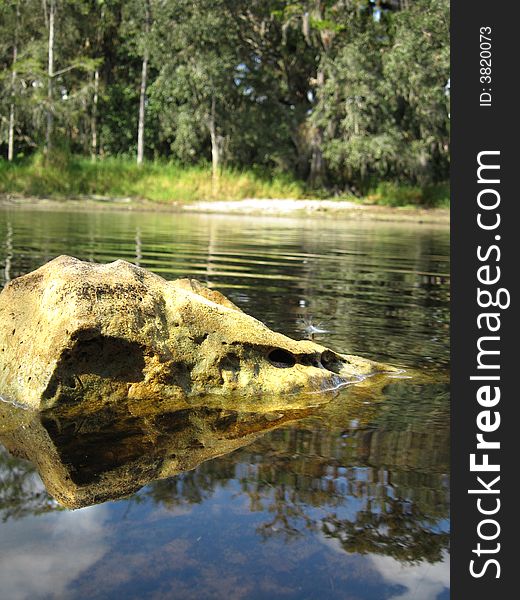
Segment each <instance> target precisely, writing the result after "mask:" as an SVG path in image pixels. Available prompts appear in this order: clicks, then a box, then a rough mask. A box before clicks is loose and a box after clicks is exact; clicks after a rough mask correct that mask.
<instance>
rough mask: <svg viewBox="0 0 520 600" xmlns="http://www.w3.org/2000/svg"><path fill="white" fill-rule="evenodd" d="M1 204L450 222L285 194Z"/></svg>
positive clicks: (440, 212) (3, 204)
mask: <svg viewBox="0 0 520 600" xmlns="http://www.w3.org/2000/svg"><path fill="white" fill-rule="evenodd" d="M0 208H15V209H28V210H49V211H53V210H54V211H56V210H57V211H60V210H74V211H80V212H83V211H135V212H138V211H146V212H168V213H171V212H178V213H208V214H227V215H229V214H233V215H259V216H272V217H284V216H285V217H287V216H293V217H312V216H314V217H322V218H341V219H349V220H350V219H352V220H359V221H400V222H409V223H431V224H439V225H449V222H450V211H449V209H446V208H428V209H425V208H413V207H390V206H378V205H374V204H361V203H358V202H349V201H347V200H317V199H308V200H305V199H294V198H293V199H288V198H280V199H273V198H263V199H262V198H248V199H247V198H246V199H244V200H230V201H199V202H191V203H188V204H185V203H181V202H172V203H168V204H166V203H163V202H151V201H149V200H138V199H133V198H129V197H124V198H108V197H102V196H90V197H80V198H72V199H67V200H57V199H52V198H36V197H27V196H21V195H13V194H0Z"/></svg>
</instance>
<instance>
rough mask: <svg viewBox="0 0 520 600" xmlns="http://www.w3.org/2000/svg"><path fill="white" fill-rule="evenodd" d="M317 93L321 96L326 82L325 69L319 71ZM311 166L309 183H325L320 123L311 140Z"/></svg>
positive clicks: (319, 184)
mask: <svg viewBox="0 0 520 600" xmlns="http://www.w3.org/2000/svg"><path fill="white" fill-rule="evenodd" d="M316 81H317V85H316V95H317V96H319V94H320V90H321V88H322V87H323V85H324V83H325V73H324V71H323V69H320V70H319V71H318V75H317V77H316ZM311 148H312V151H311V168H310V174H309V183H310V185H311V186H312V187H318V186H321V185H323V184H324V183H325V159H324V158H323V150H322V148H323V129H322V128H321V127H320V126H319V125H318V126H316V127H315V129H314V133H313V136H312V141H311Z"/></svg>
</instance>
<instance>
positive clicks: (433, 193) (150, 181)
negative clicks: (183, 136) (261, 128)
mask: <svg viewBox="0 0 520 600" xmlns="http://www.w3.org/2000/svg"><path fill="white" fill-rule="evenodd" d="M0 193H7V194H20V195H25V196H33V197H46V198H70V197H76V198H78V197H82V196H105V197H116V198H126V197H130V198H136V199H146V200H152V201H156V202H192V201H195V200H241V199H244V198H296V199H299V198H316V197H321V198H325V197H330V196H328V195H327V193H326V191H323V190H322V191H321V192H319V193H316V191H315V190H309V189H306V187H305V184H304V183H303V182H301V181H297V180H295V179H292V178H291V177H289V176H288V175H280V174H278V175H273V176H270V177H269V176H267V175H263V174H260V173H257V172H255V171H254V170H247V171H239V170H236V169H223V170H222V172H221V174H220V177H219V180H218V185H216V186H215V185H214V184H213V182H212V178H211V169H210V168H209V167H207V166H191V167H185V166H180V165H177V164H175V163H166V162H146V163H144V164H143V165H141V166H140V167H138V166H137V165H136V163H135V161H133V160H130V159H124V158H115V157H114V158H106V159H104V160H100V161H97V162H92V161H91V160H90V159H88V158H83V157H70V156H66V155H63V156H60V155H58V156H57V158H56V159H54V160H53V161H52V163H51V164H45V161H44V160H43V158H42V156H41V155H36V156H34V157H32V158H31V159H26V160H24V161H22V162H18V163H8V162H7V161H5V160H0ZM344 199H348V200H357V201H360V200H359V199H356V198H353V197H345V198H344ZM361 201H364V202H367V203H370V204H380V205H384V206H416V207H447V206H449V187H448V185H446V184H442V185H437V186H429V187H425V188H420V187H415V186H408V185H402V184H394V183H380V184H379V185H378V186H377V187H375V188H374V189H373V191H371V192H370V193H369V194H368V195H367V197H366V198H364V199H363V200H361Z"/></svg>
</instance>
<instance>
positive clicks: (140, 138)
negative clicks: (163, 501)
mask: <svg viewBox="0 0 520 600" xmlns="http://www.w3.org/2000/svg"><path fill="white" fill-rule="evenodd" d="M145 10H146V14H145V25H144V31H145V48H144V54H143V67H142V70H141V93H140V96H139V123H138V125H137V164H138V165H142V164H143V158H144V118H145V104H146V80H147V76H148V59H149V52H148V37H149V34H150V2H149V0H145Z"/></svg>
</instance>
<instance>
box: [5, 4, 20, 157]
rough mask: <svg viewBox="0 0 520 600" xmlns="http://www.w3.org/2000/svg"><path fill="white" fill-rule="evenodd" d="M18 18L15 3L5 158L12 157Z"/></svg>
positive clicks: (18, 9) (17, 7) (18, 11)
mask: <svg viewBox="0 0 520 600" xmlns="http://www.w3.org/2000/svg"><path fill="white" fill-rule="evenodd" d="M19 20H20V5H19V3H18V2H17V3H16V22H15V26H14V40H13V70H12V72H11V105H10V107H9V129H8V132H7V160H8V161H9V162H11V161H12V160H13V158H14V122H15V98H16V92H15V84H16V59H17V57H18V21H19Z"/></svg>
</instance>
